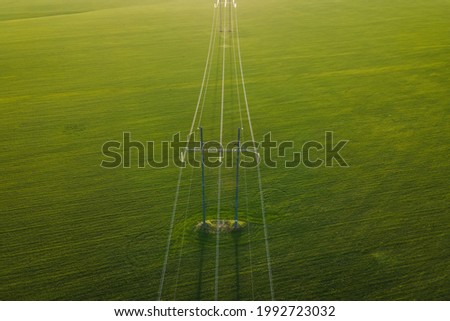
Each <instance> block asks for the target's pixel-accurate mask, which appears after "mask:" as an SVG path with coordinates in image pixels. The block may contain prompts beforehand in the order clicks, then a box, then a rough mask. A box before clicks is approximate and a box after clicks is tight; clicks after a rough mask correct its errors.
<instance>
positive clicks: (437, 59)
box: [0, 0, 450, 300]
mask: <svg viewBox="0 0 450 321" xmlns="http://www.w3.org/2000/svg"><path fill="white" fill-rule="evenodd" d="M212 2H213V1H212V0H211V1H200V0H193V1H181V0H164V1H162V0H129V1H116V0H96V1H88V0H65V1H57V0H33V1H32V0H16V1H7V0H0V53H1V55H0V111H1V118H0V136H1V138H2V144H1V147H0V173H1V185H0V235H1V243H0V299H1V300H155V299H157V297H158V289H159V285H160V277H161V270H162V264H163V260H164V255H165V251H166V243H167V236H168V232H169V225H170V217H171V213H172V206H173V202H174V197H175V189H176V186H177V178H178V169H177V168H175V167H174V166H171V167H169V168H165V169H159V170H156V169H150V168H148V167H147V168H146V169H138V168H136V166H134V167H133V168H131V169H114V170H106V169H103V168H101V167H100V162H101V161H102V159H103V156H102V154H101V146H102V144H103V143H104V142H106V141H108V140H111V139H120V138H121V137H122V133H123V132H125V131H128V132H131V133H132V137H133V139H136V140H142V141H146V140H155V141H160V140H168V139H170V138H171V137H172V135H173V134H175V133H176V132H178V131H181V132H182V133H184V134H187V131H188V129H189V126H190V122H191V119H192V115H193V112H194V109H195V105H196V102H197V95H198V90H199V88H200V85H201V80H202V78H201V77H202V73H203V68H204V63H205V58H206V53H207V50H208V41H209V32H210V26H211V16H212V10H213V9H212V8H213V6H212ZM238 6H239V22H240V34H241V46H242V55H243V61H244V70H245V74H246V80H247V91H248V96H249V102H250V107H251V110H252V120H253V125H254V130H255V134H256V135H257V137H258V138H261V137H262V135H263V134H265V133H267V132H269V131H271V132H272V135H273V137H274V138H275V139H277V140H293V141H295V143H296V147H297V148H300V146H301V145H302V144H303V143H304V142H305V141H308V140H319V141H323V136H324V132H325V131H327V130H331V131H333V132H334V133H335V137H336V139H348V140H350V142H349V144H348V145H347V146H346V147H345V149H344V150H343V155H344V156H345V158H346V160H347V161H348V163H349V165H350V167H349V168H339V167H333V168H325V167H322V168H318V169H308V168H304V167H298V168H295V169H284V168H276V169H269V168H265V167H263V168H262V183H263V187H264V195H265V203H266V212H267V223H268V232H269V237H270V238H269V242H270V250H271V255H272V268H273V282H274V290H275V298H276V299H278V300H449V299H450V275H449V271H450V206H449V204H450V193H449V187H448V186H449V181H450V174H449V173H450V171H449V161H448V156H449V149H450V145H449V134H450V132H449V131H450V125H449V124H450V117H449V115H450V92H449V88H450V58H449V57H450V20H449V18H448V17H449V16H450V1H448V0H410V1H407V0H374V1H370V2H368V1H363V0H277V1H274V0H258V1H257V0H239V1H238ZM208 115H209V116H205V117H206V119H204V122H205V123H208V121H210V122H211V123H214V121H217V117H218V115H217V113H216V114H214V113H210V114H208ZM207 117H210V118H207ZM210 130H211V131H212V130H213V129H210ZM216 130H217V129H216ZM233 130H234V129H233ZM233 135H234V132H233ZM191 173H193V175H194V176H195V178H196V179H197V178H198V173H199V172H198V171H194V172H192V171H190V170H189V169H187V170H186V171H185V179H183V182H182V185H181V190H180V203H179V211H178V212H177V216H176V222H175V223H176V224H175V229H174V241H173V244H172V247H171V252H170V255H169V262H168V263H169V264H168V270H167V274H166V283H165V287H164V292H163V299H165V300H171V299H178V300H212V299H213V298H214V260H215V239H214V236H211V235H209V236H202V237H200V236H199V235H198V234H197V233H196V232H195V231H194V226H195V224H197V223H198V221H199V217H200V213H201V208H200V202H199V200H200V196H199V191H200V188H199V186H198V184H195V187H194V188H193V195H194V196H193V199H192V200H191V202H190V205H189V206H187V205H188V204H186V201H185V200H186V193H187V192H188V187H189V186H188V185H189V175H191ZM209 177H210V178H209V179H210V183H211V184H212V183H213V177H212V175H210V176H209ZM254 179H255V171H252V170H250V171H249V172H248V181H249V191H248V195H249V208H250V211H249V213H247V217H246V219H247V221H248V222H249V225H250V226H251V231H252V234H251V236H250V237H249V236H248V233H246V232H243V233H241V234H239V235H238V236H233V235H231V234H229V235H223V237H222V239H221V261H220V264H221V267H220V269H221V274H220V284H221V287H220V292H219V299H220V300H236V299H240V300H252V299H257V300H267V299H269V298H270V293H269V288H268V277H267V266H266V261H265V248H264V240H263V233H262V224H261V216H260V213H259V209H258V201H259V200H258V198H257V196H255V195H257V190H256V187H257V186H256V185H255V184H252V182H254ZM194 181H195V182H197V180H194ZM224 200H225V201H224V202H225V204H228V205H229V204H231V203H232V195H229V197H228V198H227V197H225V198H224ZM196 204H198V206H197V205H196ZM230 208H231V207H230ZM183 229H184V231H185V234H184V235H185V239H184V241H182V235H183ZM249 245H250V246H251V250H252V262H250V261H249ZM181 248H182V251H183V252H182V260H181V261H179V251H180V249H181ZM180 262H181V263H180ZM250 263H251V264H250Z"/></svg>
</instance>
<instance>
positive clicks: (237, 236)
mask: <svg viewBox="0 0 450 321" xmlns="http://www.w3.org/2000/svg"><path fill="white" fill-rule="evenodd" d="M232 237H233V242H234V260H235V273H236V300H237V301H239V300H241V274H240V270H241V267H240V260H239V240H240V238H241V233H239V231H236V232H233V233H232Z"/></svg>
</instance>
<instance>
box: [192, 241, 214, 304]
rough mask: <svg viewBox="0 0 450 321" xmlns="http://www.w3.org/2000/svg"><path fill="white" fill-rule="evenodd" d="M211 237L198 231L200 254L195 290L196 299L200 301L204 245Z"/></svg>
mask: <svg viewBox="0 0 450 321" xmlns="http://www.w3.org/2000/svg"><path fill="white" fill-rule="evenodd" d="M211 238H212V236H211V235H210V234H208V233H199V234H198V242H199V247H200V254H199V264H198V278H197V279H198V281H197V291H196V300H197V301H200V300H201V299H202V292H203V269H204V261H205V250H206V245H207V244H208V243H209V242H210V241H211Z"/></svg>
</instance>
